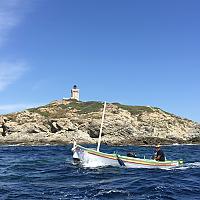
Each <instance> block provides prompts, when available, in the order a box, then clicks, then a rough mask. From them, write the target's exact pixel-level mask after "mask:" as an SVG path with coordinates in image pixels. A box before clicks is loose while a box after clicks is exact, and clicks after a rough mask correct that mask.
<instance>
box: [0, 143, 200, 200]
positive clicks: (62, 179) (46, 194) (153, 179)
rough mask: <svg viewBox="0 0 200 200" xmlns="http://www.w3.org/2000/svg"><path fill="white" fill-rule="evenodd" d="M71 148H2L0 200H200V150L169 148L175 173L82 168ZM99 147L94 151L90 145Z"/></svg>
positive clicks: (140, 150)
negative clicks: (176, 165)
mask: <svg viewBox="0 0 200 200" xmlns="http://www.w3.org/2000/svg"><path fill="white" fill-rule="evenodd" d="M71 147H72V146H70V145H68V146H29V147H27V146H0V199H16V200H17V199H19V200H23V199H26V200H27V199H38V200H39V199H54V200H55V199H85V200H86V199H93V200H95V199H140V200H142V199H154V200H156V199H180V200H188V199H200V146H199V145H194V146H188V145H185V146H182V145H180V146H165V147H163V149H164V151H165V153H166V155H167V158H168V159H179V158H182V159H183V160H184V161H185V164H184V166H183V167H180V168H177V169H171V170H162V169H125V168H120V167H119V168H118V167H104V168H93V169H89V168H82V167H80V166H77V165H73V163H72V155H71V150H70V149H71ZM90 147H94V146H90ZM101 151H104V152H109V153H113V152H114V151H117V152H118V153H120V154H126V153H127V151H135V152H137V155H138V156H139V157H142V156H143V155H145V156H146V158H147V157H150V156H151V155H152V153H153V151H152V148H151V147H134V146H126V147H108V146H102V147H101Z"/></svg>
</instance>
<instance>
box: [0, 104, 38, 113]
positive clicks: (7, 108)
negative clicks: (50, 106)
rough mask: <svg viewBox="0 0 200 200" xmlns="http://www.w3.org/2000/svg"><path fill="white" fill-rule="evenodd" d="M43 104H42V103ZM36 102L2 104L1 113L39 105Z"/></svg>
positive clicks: (0, 106)
mask: <svg viewBox="0 0 200 200" xmlns="http://www.w3.org/2000/svg"><path fill="white" fill-rule="evenodd" d="M40 105H41V104H40ZM38 106H39V105H36V104H8V105H0V114H7V113H11V112H17V111H22V110H25V109H28V108H34V107H38Z"/></svg>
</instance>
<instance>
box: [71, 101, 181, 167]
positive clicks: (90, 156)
mask: <svg viewBox="0 0 200 200" xmlns="http://www.w3.org/2000/svg"><path fill="white" fill-rule="evenodd" d="M105 107H106V103H105V104H104V110H103V116H102V123H101V128H100V133H99V141H98V146H97V149H91V148H85V147H83V146H81V145H77V144H76V142H74V146H73V148H72V152H73V159H74V160H76V161H78V162H80V163H81V164H82V165H83V166H85V167H102V166H124V167H127V168H171V167H178V166H181V165H182V164H183V161H182V160H172V161H171V160H166V161H156V160H153V159H145V158H143V159H142V158H136V157H129V156H122V155H119V154H117V153H113V154H108V153H103V152H100V151H99V149H100V143H101V133H102V126H103V120H104V115H105Z"/></svg>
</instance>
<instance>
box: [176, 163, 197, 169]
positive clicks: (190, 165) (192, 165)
mask: <svg viewBox="0 0 200 200" xmlns="http://www.w3.org/2000/svg"><path fill="white" fill-rule="evenodd" d="M191 168H200V162H193V163H185V164H184V165H183V166H180V167H176V168H175V169H176V170H177V169H178V170H186V169H191Z"/></svg>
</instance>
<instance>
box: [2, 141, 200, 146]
mask: <svg viewBox="0 0 200 200" xmlns="http://www.w3.org/2000/svg"><path fill="white" fill-rule="evenodd" d="M78 144H80V145H83V146H84V145H97V144H96V143H78ZM67 145H73V142H72V143H65V142H50V143H31V142H27V143H25V142H19V143H10V142H7V143H0V147H3V146H24V147H25V146H27V147H28V146H67ZM102 145H107V146H113V147H115V146H118V147H119V146H120V147H123V146H139V147H151V146H154V145H155V144H123V145H122V144H106V143H102ZM198 145H200V143H181V144H179V143H171V144H161V146H198Z"/></svg>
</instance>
